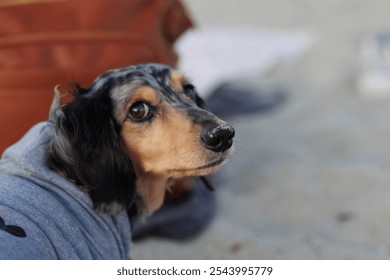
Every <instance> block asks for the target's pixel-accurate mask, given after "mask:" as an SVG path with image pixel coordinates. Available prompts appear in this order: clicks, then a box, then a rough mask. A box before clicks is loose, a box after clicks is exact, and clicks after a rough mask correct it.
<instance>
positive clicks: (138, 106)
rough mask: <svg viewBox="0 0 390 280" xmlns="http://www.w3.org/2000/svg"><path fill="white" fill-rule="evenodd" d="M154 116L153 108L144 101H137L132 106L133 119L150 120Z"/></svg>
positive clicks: (139, 120)
mask: <svg viewBox="0 0 390 280" xmlns="http://www.w3.org/2000/svg"><path fill="white" fill-rule="evenodd" d="M152 116H153V112H152V108H151V107H150V105H149V104H148V103H146V102H144V101H137V102H135V103H134V104H133V105H132V106H131V107H130V110H129V118H130V119H131V120H133V121H136V122H141V121H146V120H149V119H150V118H151V117H152Z"/></svg>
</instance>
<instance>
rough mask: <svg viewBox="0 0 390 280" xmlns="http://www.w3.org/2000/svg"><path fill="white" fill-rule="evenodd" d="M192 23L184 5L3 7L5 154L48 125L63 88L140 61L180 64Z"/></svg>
mask: <svg viewBox="0 0 390 280" xmlns="http://www.w3.org/2000/svg"><path fill="white" fill-rule="evenodd" d="M190 26H192V22H191V20H190V18H189V16H188V14H187V12H186V10H185V8H184V7H183V5H182V4H181V2H180V1H179V0H131V1H129V0H41V1H40V0H35V1H34V0H29V1H27V0H26V1H23V0H14V1H12V0H9V1H5V2H3V3H1V2H0V152H2V151H3V150H4V148H6V147H7V146H9V145H10V144H12V143H14V142H15V141H17V140H18V139H19V138H20V137H21V136H22V135H23V134H24V133H25V132H26V130H27V129H28V128H30V127H31V126H32V125H33V124H35V123H37V122H39V121H42V120H45V119H47V115H48V110H49V106H50V103H51V100H52V97H53V88H54V86H55V85H57V84H63V85H66V84H68V83H69V82H70V81H76V82H78V83H80V84H81V85H83V86H87V85H89V84H90V83H91V82H92V81H93V79H94V78H95V77H96V76H97V75H99V74H100V73H102V72H104V71H106V70H108V69H112V68H117V67H123V66H127V65H130V64H136V63H147V62H159V63H165V64H169V65H172V66H174V65H175V64H176V61H177V56H176V54H175V52H174V50H173V43H174V41H175V40H176V39H177V38H178V37H179V36H180V35H181V34H182V33H183V32H184V31H185V30H186V29H188V28H189V27H190Z"/></svg>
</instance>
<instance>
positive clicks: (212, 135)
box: [47, 64, 234, 214]
mask: <svg viewBox="0 0 390 280" xmlns="http://www.w3.org/2000/svg"><path fill="white" fill-rule="evenodd" d="M74 96H75V98H74V100H73V101H72V102H70V103H68V104H66V105H64V106H62V107H61V106H60V101H59V99H60V98H59V93H58V92H57V96H56V98H55V101H54V102H53V107H52V110H51V117H50V119H51V121H53V122H54V123H55V136H54V137H53V139H52V141H51V143H50V144H49V148H48V151H47V162H48V164H49V166H50V167H51V168H52V169H54V170H57V171H59V172H61V173H62V174H63V175H64V176H66V177H68V178H69V179H71V180H73V181H74V182H75V183H76V184H77V185H79V186H80V187H81V188H82V189H83V190H85V191H86V192H87V193H89V194H90V196H91V198H92V200H93V202H94V206H95V208H96V209H97V210H100V211H103V212H106V213H110V214H114V213H117V212H119V211H121V210H125V209H129V208H130V206H131V205H132V204H133V203H134V202H135V201H136V200H137V199H138V200H139V201H140V203H139V204H140V205H141V206H142V207H144V208H145V210H146V211H147V212H148V213H152V212H153V211H155V210H156V209H158V208H159V207H160V206H161V205H162V203H163V201H164V197H165V194H166V192H167V190H168V189H170V188H171V187H175V185H177V184H186V181H185V179H183V178H188V177H193V176H205V175H207V174H210V173H212V172H214V171H216V170H217V169H218V168H219V167H220V166H221V165H222V164H223V163H225V162H226V160H227V158H228V157H229V155H230V154H231V152H232V144H233V143H232V138H233V136H234V129H233V128H232V127H231V126H230V125H228V124H226V123H225V122H224V121H222V120H220V119H219V118H217V117H216V116H215V115H213V114H212V113H210V112H209V111H207V110H206V109H205V104H204V102H203V100H202V99H201V98H200V97H199V96H198V94H197V92H196V89H195V87H194V86H193V85H191V84H190V83H189V82H188V80H187V79H186V78H185V77H184V75H183V74H181V73H180V72H178V71H176V70H173V69H171V68H170V67H168V66H165V65H161V64H143V65H135V66H130V67H127V68H121V69H117V70H112V71H108V72H106V73H105V74H103V75H101V76H100V77H98V78H97V79H96V80H95V82H94V83H93V84H92V85H91V86H90V87H89V88H87V89H83V88H81V87H79V86H76V87H75V90H74ZM187 183H188V182H187Z"/></svg>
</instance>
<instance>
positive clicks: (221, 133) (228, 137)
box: [202, 124, 235, 152]
mask: <svg viewBox="0 0 390 280" xmlns="http://www.w3.org/2000/svg"><path fill="white" fill-rule="evenodd" d="M234 134H235V132H234V128H233V127H232V126H230V125H228V124H223V125H219V126H218V125H213V126H208V127H206V128H205V129H204V131H203V135H202V140H203V143H204V145H205V146H206V148H208V149H210V150H212V151H214V152H224V151H226V150H227V149H229V148H230V147H231V146H232V145H233V137H234Z"/></svg>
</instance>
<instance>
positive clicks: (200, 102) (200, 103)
mask: <svg viewBox="0 0 390 280" xmlns="http://www.w3.org/2000/svg"><path fill="white" fill-rule="evenodd" d="M195 102H196V105H198V107H199V108H202V109H207V105H206V102H205V101H204V100H203V99H202V98H201V97H200V96H199V94H196V95H195Z"/></svg>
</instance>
